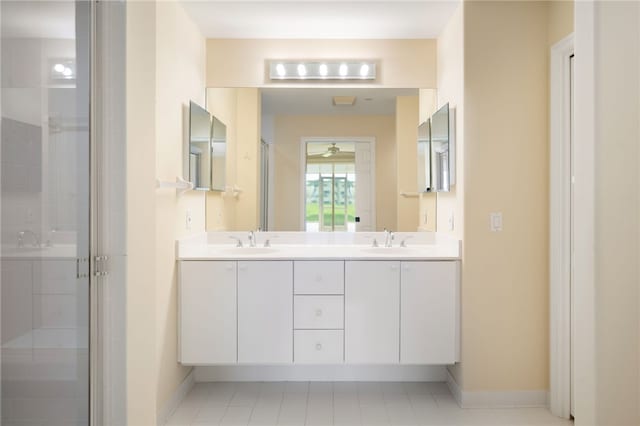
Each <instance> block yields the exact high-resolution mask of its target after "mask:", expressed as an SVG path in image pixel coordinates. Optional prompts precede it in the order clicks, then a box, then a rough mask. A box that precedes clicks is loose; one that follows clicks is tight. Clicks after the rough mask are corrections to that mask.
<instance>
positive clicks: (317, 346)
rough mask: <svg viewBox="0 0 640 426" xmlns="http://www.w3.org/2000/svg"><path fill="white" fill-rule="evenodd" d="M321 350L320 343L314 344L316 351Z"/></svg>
mask: <svg viewBox="0 0 640 426" xmlns="http://www.w3.org/2000/svg"><path fill="white" fill-rule="evenodd" d="M321 350H322V343H316V351H321Z"/></svg>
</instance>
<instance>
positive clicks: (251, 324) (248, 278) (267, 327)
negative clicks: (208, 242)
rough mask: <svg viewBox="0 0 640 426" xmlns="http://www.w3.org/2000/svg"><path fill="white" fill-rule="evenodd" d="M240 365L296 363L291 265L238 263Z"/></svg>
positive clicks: (269, 262)
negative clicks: (294, 354) (294, 359)
mask: <svg viewBox="0 0 640 426" xmlns="http://www.w3.org/2000/svg"><path fill="white" fill-rule="evenodd" d="M238 362H241V363H263V364H264V363H267V364H278V363H291V362H293V263H292V262H289V261H246V262H244V261H243V262H238Z"/></svg>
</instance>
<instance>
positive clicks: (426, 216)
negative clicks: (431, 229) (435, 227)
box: [424, 212, 429, 225]
mask: <svg viewBox="0 0 640 426" xmlns="http://www.w3.org/2000/svg"><path fill="white" fill-rule="evenodd" d="M427 223H429V213H427V212H424V224H425V225H426V224H427Z"/></svg>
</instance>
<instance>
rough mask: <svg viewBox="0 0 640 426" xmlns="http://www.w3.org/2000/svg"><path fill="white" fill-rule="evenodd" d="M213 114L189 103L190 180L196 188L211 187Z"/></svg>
mask: <svg viewBox="0 0 640 426" xmlns="http://www.w3.org/2000/svg"><path fill="white" fill-rule="evenodd" d="M210 143H211V115H210V114H209V113H208V112H207V110H205V109H204V108H202V107H201V106H199V105H198V104H196V103H195V102H191V103H190V104H189V180H190V181H191V182H193V186H194V189H197V190H204V191H208V190H210V189H211V154H210V149H209V145H210Z"/></svg>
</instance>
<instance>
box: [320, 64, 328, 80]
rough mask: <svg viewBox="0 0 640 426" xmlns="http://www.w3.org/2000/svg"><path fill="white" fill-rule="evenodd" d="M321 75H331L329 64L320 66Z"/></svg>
mask: <svg viewBox="0 0 640 426" xmlns="http://www.w3.org/2000/svg"><path fill="white" fill-rule="evenodd" d="M319 71H320V75H321V76H323V77H326V76H327V74H329V67H328V66H327V64H320V70H319Z"/></svg>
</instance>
